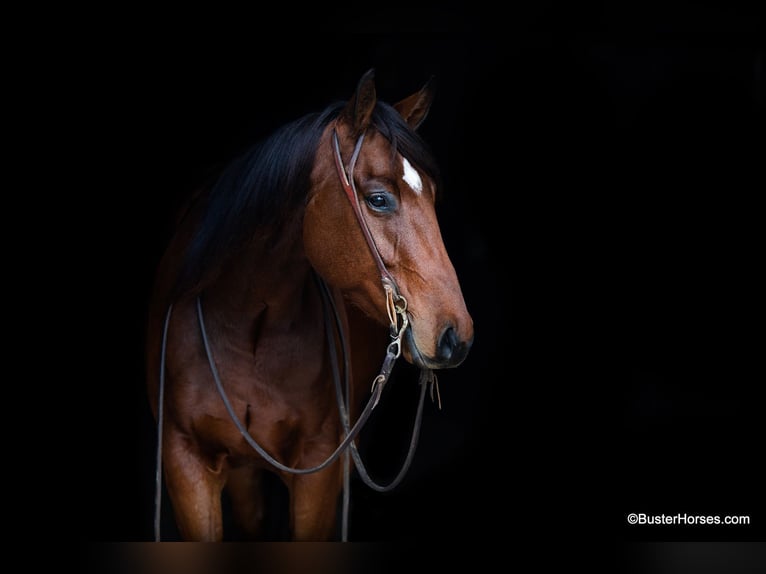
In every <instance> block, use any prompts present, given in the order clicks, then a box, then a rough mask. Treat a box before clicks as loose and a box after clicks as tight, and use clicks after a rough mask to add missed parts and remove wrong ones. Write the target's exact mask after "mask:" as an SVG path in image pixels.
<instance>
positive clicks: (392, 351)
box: [154, 127, 441, 542]
mask: <svg viewBox="0 0 766 574" xmlns="http://www.w3.org/2000/svg"><path fill="white" fill-rule="evenodd" d="M363 142H364V133H362V134H361V135H360V136H359V138H358V139H357V141H356V144H355V146H354V151H353V154H352V156H351V160H350V161H349V164H348V167H345V166H344V163H343V158H342V156H341V151H340V144H339V141H338V134H337V131H336V129H335V127H333V130H332V146H333V156H334V159H335V167H336V169H337V172H338V176H339V178H340V181H341V184H342V187H343V191H344V192H345V194H346V196H347V197H348V199H349V201H350V203H351V206H352V208H353V211H354V215H355V216H356V219H357V221H358V223H359V226H360V228H361V230H362V233H363V235H364V238H365V241H366V242H367V245H368V247H369V250H370V252H371V254H372V256H373V258H374V260H375V264H376V266H377V268H378V271H379V272H380V276H381V283H382V285H383V290H384V293H385V296H386V311H387V314H388V318H389V331H390V336H391V342H390V343H389V344H388V346H387V348H386V355H385V358H384V359H383V364H382V365H381V368H380V372H379V373H378V375H377V376H376V377H375V378H374V379H373V382H372V389H371V395H370V397H369V399H368V401H367V403H366V405H365V407H364V409H363V410H362V412H361V413H360V415H359V417H358V418H357V420H356V422H355V423H354V425H353V426H351V424H350V416H349V410H350V400H351V388H350V387H351V384H350V360H349V357H350V352H349V348H348V338H347V336H346V334H345V332H344V329H343V322H342V321H341V318H340V313H339V312H338V309H337V307H336V305H335V301H334V299H333V296H332V294H331V293H330V289H329V287H328V286H327V284H326V283H325V281H324V280H323V279H322V278H321V277H320V276H319V275H318V274H317V273H316V272H314V278H315V280H316V282H317V285H318V289H319V292H320V295H321V299H322V308H323V311H324V318H325V321H324V323H325V333H326V337H327V339H328V341H332V340H333V339H334V337H335V335H336V334H337V336H338V339H339V341H340V347H341V354H342V363H343V381H342V382H341V374H340V362H341V361H340V360H339V358H338V350H337V348H336V347H335V345H332V344H330V345H329V348H330V365H331V369H332V373H333V381H334V386H335V394H336V398H337V402H338V410H339V413H340V419H341V422H342V424H343V431H344V435H345V436H344V438H343V440H342V441H341V442H340V444H339V445H338V446H337V448H336V449H335V450H334V451H333V453H332V454H331V455H330V456H329V457H327V458H326V459H325V460H324V461H323V462H321V463H320V464H318V465H315V466H312V467H309V468H293V467H290V466H286V465H284V464H282V463H281V462H279V461H278V460H276V459H275V458H274V457H273V456H271V455H270V454H269V453H268V452H267V451H266V450H265V449H264V448H263V447H262V446H261V445H260V444H258V442H257V441H256V440H255V439H253V437H252V436H251V435H250V433H249V432H248V430H247V428H246V427H245V426H244V425H243V423H242V422H241V421H240V419H239V417H238V416H237V414H236V412H235V411H234V408H233V407H232V405H231V402H230V401H229V398H228V396H227V394H226V391H225V390H224V387H223V383H222V382H221V378H220V375H219V373H218V369H217V367H216V362H215V359H214V357H213V351H212V348H211V345H210V341H209V340H208V336H207V330H206V329H205V321H204V316H203V312H202V302H201V297H199V296H198V297H197V300H196V307H197V318H198V322H199V327H200V334H201V336H202V342H203V345H204V347H205V354H206V356H207V359H208V364H209V366H210V371H211V374H212V376H213V380H214V382H215V385H216V388H217V390H218V393H219V395H220V396H221V399H222V401H223V403H224V406H225V407H226V410H227V411H228V413H229V416H230V417H231V419H232V421H233V422H234V424H235V425H236V427H237V429H238V430H239V432H240V433H241V434H242V436H243V437H244V439H245V441H246V442H247V443H248V444H249V445H250V446H251V447H252V448H253V449H254V450H255V451H256V452H258V454H259V455H261V457H262V458H264V459H265V460H266V461H267V462H269V463H270V464H271V465H272V466H274V467H275V468H277V469H278V470H281V471H283V472H287V473H291V474H310V473H314V472H318V471H320V470H322V469H324V468H326V467H327V466H329V465H330V464H332V463H333V462H335V461H336V460H337V458H338V457H339V456H342V457H343V458H342V463H343V505H342V523H341V541H342V542H346V541H347V540H348V515H349V504H350V474H351V473H350V458H353V461H354V464H355V466H356V468H357V471H358V473H359V476H360V477H361V479H362V481H363V482H364V483H365V484H366V485H367V486H369V487H370V488H372V489H373V490H376V491H378V492H386V491H389V490H392V489H394V488H395V487H396V486H398V485H399V483H400V482H401V481H402V480H403V478H404V476H405V474H406V472H407V470H409V467H410V464H411V462H412V459H413V457H414V454H415V450H416V448H417V443H418V438H419V435H420V426H421V422H422V414H423V404H424V399H425V394H426V388H427V387H428V386H429V383H430V387H431V398H432V399H433V397H434V395H433V393H434V388H436V389H437V394H438V386H437V384H438V383H437V380H436V375H435V374H434V372H433V371H432V370H430V369H427V368H423V369H421V373H420V377H419V383H420V386H421V389H420V396H419V399H418V407H417V412H416V415H415V421H414V424H413V429H412V435H411V438H410V446H409V450H408V451H407V455H406V457H405V460H404V462H403V464H402V468H401V469H400V471H399V473H398V474H397V475H396V477H394V479H393V480H392V481H391V482H390V483H388V484H386V485H381V484H378V483H377V482H375V481H374V480H373V479H372V478H371V477H370V475H369V473H368V472H367V469H366V468H365V466H364V463H363V461H362V459H361V456H360V455H359V451H358V449H357V446H356V443H355V441H354V439H355V438H356V437H357V435H358V434H359V432H360V431H361V430H362V427H363V426H364V424H365V423H366V422H367V420H368V419H369V417H370V415H371V413H372V410H373V409H374V408H375V407H376V406H377V404H378V402H379V401H380V397H381V394H382V392H383V388H384V387H385V384H386V382H388V379H389V377H390V375H391V371H392V370H393V367H394V364H395V362H396V360H397V359H398V358H399V356H400V355H401V352H402V337H403V336H404V332H405V331H406V329H407V328H408V326H409V318H408V314H407V300H406V299H405V298H404V297H403V296H402V295H401V293H400V292H399V289H398V286H397V284H396V281H395V280H394V278H393V276H392V275H391V273H390V272H389V271H388V269H387V268H386V265H385V263H384V262H383V258H382V257H381V255H380V251H379V250H378V247H377V245H376V243H375V239H374V238H373V236H372V232H371V231H370V228H369V226H368V225H367V220H366V219H365V217H364V213H363V212H362V208H361V205H360V204H359V196H358V194H357V191H356V186H355V184H354V177H353V174H354V167H355V166H356V161H357V158H358V157H359V153H360V151H361V149H362V143H363ZM172 309H173V305H172V304H171V305H169V306H168V310H167V313H166V315H165V321H164V326H163V332H162V349H161V356H160V357H161V358H160V381H159V400H158V407H157V408H158V416H157V435H158V441H157V458H156V475H155V514H154V538H155V541H156V542H159V541H160V539H161V538H160V509H161V499H162V430H163V411H164V405H163V403H164V393H165V358H166V348H167V334H168V326H169V323H170V316H171V313H172ZM439 406H440V408H441V404H440V401H439ZM349 455H350V456H349Z"/></svg>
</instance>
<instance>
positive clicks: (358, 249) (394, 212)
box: [146, 69, 474, 542]
mask: <svg viewBox="0 0 766 574" xmlns="http://www.w3.org/2000/svg"><path fill="white" fill-rule="evenodd" d="M433 97H434V88H433V82H432V81H431V80H428V81H427V82H426V83H425V85H424V86H423V87H422V88H421V89H420V90H418V91H417V92H415V93H413V94H412V95H410V96H408V97H406V98H404V99H402V100H401V101H398V102H397V103H395V104H393V105H392V104H388V103H386V102H383V101H380V100H378V98H377V95H376V88H375V75H374V69H370V70H368V71H367V72H366V73H365V74H363V75H362V76H361V78H360V79H359V80H358V83H357V85H356V88H355V90H354V91H353V93H352V94H351V97H350V98H349V99H348V100H346V101H335V102H333V103H331V104H329V105H328V106H327V107H326V108H325V109H324V110H322V111H319V112H313V113H308V114H306V115H304V116H302V117H299V118H298V119H296V120H294V121H292V122H289V123H286V124H285V125H283V126H282V127H280V128H277V129H276V130H274V132H273V133H272V134H271V135H270V136H268V137H267V138H264V139H263V140H262V141H260V142H259V143H258V144H256V145H253V146H252V147H251V148H248V149H247V150H246V151H244V152H243V153H241V154H240V155H239V156H238V157H237V158H235V159H234V160H232V161H231V162H230V163H229V164H228V165H227V166H226V167H225V168H224V169H223V170H222V171H221V173H220V175H219V177H218V178H217V179H216V180H215V181H214V183H212V184H211V185H208V186H205V187H204V188H201V190H200V191H198V192H197V193H196V194H194V195H193V196H192V197H191V198H190V199H189V201H188V203H186V204H185V206H184V208H183V209H182V210H180V213H179V215H178V217H177V220H176V224H175V227H174V228H173V233H172V236H171V237H170V239H169V242H168V244H167V246H166V249H165V251H164V253H163V254H162V256H161V258H160V261H159V265H158V268H157V272H156V275H155V279H154V287H153V291H152V295H151V301H150V303H149V310H148V320H147V331H146V333H147V336H146V367H147V391H148V396H149V402H150V407H151V411H152V414H153V416H154V419H155V421H156V423H157V433H158V439H157V477H156V478H157V491H156V496H157V498H156V501H155V503H156V505H155V508H156V509H158V508H159V504H160V494H159V492H160V489H161V483H162V480H163V479H164V483H165V488H166V491H167V495H168V497H169V500H170V504H171V506H172V510H173V515H174V518H175V523H176V525H177V527H178V532H179V534H180V536H181V538H182V539H183V540H186V541H209V542H213V541H223V540H224V532H223V530H224V526H223V510H222V495H223V494H224V492H225V493H226V494H227V495H228V500H230V502H231V513H232V518H233V520H234V522H235V523H236V524H237V525H238V527H239V528H240V529H241V530H242V532H243V533H244V536H245V537H246V538H247V539H252V540H259V539H263V538H262V537H263V535H264V530H265V526H264V517H265V515H266V511H265V504H266V502H267V501H266V500H265V499H264V490H263V485H264V481H265V478H266V475H265V473H269V472H270V473H273V474H274V475H275V476H276V477H278V479H279V480H281V482H282V483H283V484H284V486H285V487H286V492H287V493H288V499H289V502H288V507H289V534H287V535H286V537H287V539H288V540H293V541H331V540H333V539H335V538H336V536H337V530H338V510H337V509H338V501H339V499H340V497H341V493H342V491H343V493H344V497H346V498H347V494H346V493H347V488H345V487H347V485H348V475H349V459H350V455H353V460H354V462H355V463H356V466H357V469H358V470H360V471H362V469H363V467H362V466H361V465H362V463H361V460H360V459H359V456H358V451H357V449H356V446H355V443H354V439H355V437H356V436H357V435H358V433H359V431H360V430H361V427H362V426H363V423H364V421H365V420H367V417H369V415H370V412H371V410H372V409H373V408H375V405H377V403H378V401H379V400H380V397H381V393H382V389H383V387H384V385H385V382H386V380H387V379H388V376H389V374H390V372H391V369H392V367H393V364H394V363H395V361H396V360H397V359H398V358H399V357H400V356H401V357H403V358H404V360H405V361H407V362H408V363H410V364H412V365H414V366H416V367H418V368H420V369H421V375H422V376H421V383H422V391H424V389H425V387H426V386H427V384H428V383H430V389H431V393H432V395H433V391H434V385H435V383H436V379H435V376H434V373H433V372H434V371H436V370H439V369H448V368H455V367H457V366H459V365H460V364H461V363H462V362H463V361H464V360H465V358H466V356H467V355H468V353H469V350H470V348H471V345H472V342H473V338H474V331H473V320H472V317H471V315H470V314H469V312H468V310H467V306H466V303H465V301H464V298H463V294H462V291H461V287H460V283H459V281H458V277H457V274H456V271H455V268H454V266H453V264H452V262H451V260H450V258H449V255H448V253H447V251H446V248H445V246H444V242H443V240H442V235H441V230H440V226H439V221H438V219H437V216H436V211H435V205H436V199H437V194H438V191H440V189H439V186H440V185H441V181H440V177H439V170H438V166H437V164H436V162H435V159H434V156H433V153H432V152H431V151H430V150H429V147H428V146H427V144H426V143H425V141H424V140H423V138H422V136H421V135H420V133H419V132H418V131H417V129H418V127H419V126H420V125H421V123H422V122H423V120H424V119H425V117H426V116H427V114H428V112H429V109H430V108H431V104H432V101H433ZM381 357H382V358H381ZM339 382H340V384H339ZM344 384H345V390H343V389H342V387H343V385H344ZM339 387H340V388H339ZM371 389H372V390H371ZM436 390H437V392H438V387H437V389H436ZM365 399H366V402H365ZM421 406H422V392H421ZM419 412H420V411H419ZM352 421H353V422H354V424H353V425H352V424H351V423H352ZM414 435H415V433H414V432H413V437H414ZM411 452H412V450H411V451H410V454H411ZM408 456H409V454H408ZM364 474H365V475H366V472H365V473H364ZM400 476H401V474H400ZM380 489H381V490H382V489H383V488H382V487H381V488H380ZM347 504H348V502H347V500H345V501H344V508H346V509H347ZM346 530H347V525H346V524H344V534H343V539H344V540H345V539H346V537H347V532H346ZM155 538H156V539H157V540H159V510H156V513H155Z"/></svg>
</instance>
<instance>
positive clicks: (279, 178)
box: [174, 102, 439, 296]
mask: <svg viewBox="0 0 766 574" xmlns="http://www.w3.org/2000/svg"><path fill="white" fill-rule="evenodd" d="M344 105H345V104H344V103H342V102H338V103H334V104H332V105H330V106H328V107H327V108H326V109H325V110H324V111H322V112H318V113H313V114H308V115H305V116H303V117H301V118H299V119H297V120H295V121H293V122H291V123H289V124H286V125H284V126H282V127H281V128H279V129H278V130H276V131H275V132H274V133H273V134H272V135H271V136H270V137H268V138H267V139H265V140H264V141H262V142H261V143H259V144H257V145H255V146H253V147H252V148H250V149H249V150H247V151H246V152H245V153H243V154H242V155H240V156H239V157H237V158H236V159H235V160H233V161H232V162H231V163H230V164H229V165H228V166H227V167H226V168H224V170H223V171H222V172H221V174H220V176H219V177H218V179H217V181H216V182H215V183H214V184H213V185H212V186H211V187H210V188H209V189H208V190H207V191H206V192H205V193H204V194H203V195H201V196H200V197H199V198H198V200H197V203H198V205H197V206H195V207H194V208H192V209H193V210H194V211H195V213H198V215H197V217H194V218H193V220H194V221H195V223H194V225H195V228H194V230H193V232H192V234H191V240H190V242H189V245H188V247H187V248H186V249H185V253H184V258H183V261H182V263H181V268H180V270H179V274H178V275H177V281H176V284H175V289H174V294H175V296H179V295H182V294H184V293H188V292H190V291H193V290H196V289H198V288H199V287H200V286H201V285H202V284H203V283H204V282H205V281H206V279H207V278H208V275H209V273H210V272H214V271H215V270H217V269H220V267H221V265H222V264H224V263H225V262H226V260H227V259H228V258H229V257H231V256H232V255H233V254H234V253H236V252H237V251H238V250H239V249H240V248H241V247H242V246H243V244H245V243H246V242H247V240H248V239H249V238H250V237H252V236H253V233H254V232H255V230H256V229H266V228H268V229H272V230H278V229H279V226H280V224H281V223H282V222H284V221H285V220H286V218H288V217H289V216H290V215H291V214H293V213H294V212H295V210H296V209H298V208H300V207H301V205H302V203H303V202H304V201H305V199H306V196H307V192H308V190H309V187H310V182H309V178H310V175H311V170H312V167H313V164H314V159H315V155H316V150H317V146H318V143H319V139H320V137H321V135H322V133H323V131H324V129H325V128H326V127H327V125H328V124H329V123H330V122H331V121H332V120H334V119H335V118H337V117H338V115H339V113H340V112H341V110H342V109H343V106H344ZM372 124H373V126H374V127H375V128H376V129H377V130H378V131H379V132H380V133H381V134H382V135H383V136H384V137H386V139H388V140H389V141H390V142H391V143H392V147H393V149H394V150H395V151H398V152H399V153H401V154H402V155H403V156H404V157H406V158H407V159H408V160H409V161H410V162H411V163H412V164H413V165H417V166H418V167H419V168H420V169H421V170H422V171H423V172H424V173H425V174H426V175H428V176H429V177H431V178H432V179H434V180H435V181H437V189H438V187H439V181H438V178H439V175H438V169H437V166H436V163H435V161H434V159H433V157H432V155H431V153H430V150H429V149H428V146H427V145H426V144H425V142H424V141H423V140H422V139H421V138H420V136H419V135H418V134H417V133H415V132H414V131H412V130H411V129H410V128H409V127H408V126H407V124H406V123H405V122H404V121H403V119H402V117H401V116H400V115H399V113H398V112H397V111H396V110H395V109H394V108H393V107H392V106H390V105H388V104H386V103H383V102H378V103H377V104H376V106H375V109H374V111H373V115H372ZM392 158H393V156H392Z"/></svg>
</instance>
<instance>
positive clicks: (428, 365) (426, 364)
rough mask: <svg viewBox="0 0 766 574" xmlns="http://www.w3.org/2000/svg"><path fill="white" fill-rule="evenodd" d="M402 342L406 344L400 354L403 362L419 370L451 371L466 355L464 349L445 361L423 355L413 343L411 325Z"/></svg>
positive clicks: (413, 337)
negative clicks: (403, 359)
mask: <svg viewBox="0 0 766 574" xmlns="http://www.w3.org/2000/svg"><path fill="white" fill-rule="evenodd" d="M404 341H405V343H406V344H405V345H404V348H403V349H402V352H403V354H404V358H405V360H407V361H409V362H410V363H412V364H413V365H415V366H416V367H418V368H421V369H431V370H436V369H451V368H453V367H457V366H458V365H459V364H460V363H462V362H463V360H464V359H465V357H466V355H467V354H468V352H467V351H468V350H467V349H465V351H461V352H459V353H455V355H454V356H452V357H450V358H449V359H447V360H440V359H434V358H431V357H429V356H427V355H424V354H423V353H421V351H420V349H418V346H417V344H416V343H415V336H414V335H413V334H412V325H410V326H408V327H407V329H406V331H405V332H404Z"/></svg>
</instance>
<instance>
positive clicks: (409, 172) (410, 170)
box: [402, 157, 423, 193]
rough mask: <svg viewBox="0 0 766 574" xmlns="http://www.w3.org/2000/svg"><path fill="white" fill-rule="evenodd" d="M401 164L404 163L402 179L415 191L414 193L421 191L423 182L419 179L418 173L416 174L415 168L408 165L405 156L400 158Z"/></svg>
mask: <svg viewBox="0 0 766 574" xmlns="http://www.w3.org/2000/svg"><path fill="white" fill-rule="evenodd" d="M402 164H403V165H404V175H403V176H402V179H403V180H404V181H405V182H406V183H407V185H409V186H410V187H411V188H412V189H413V190H414V191H415V193H420V192H421V191H423V182H422V181H421V180H420V175H418V172H417V171H416V170H415V168H414V167H412V165H410V162H408V161H407V158H405V157H403V158H402Z"/></svg>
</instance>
